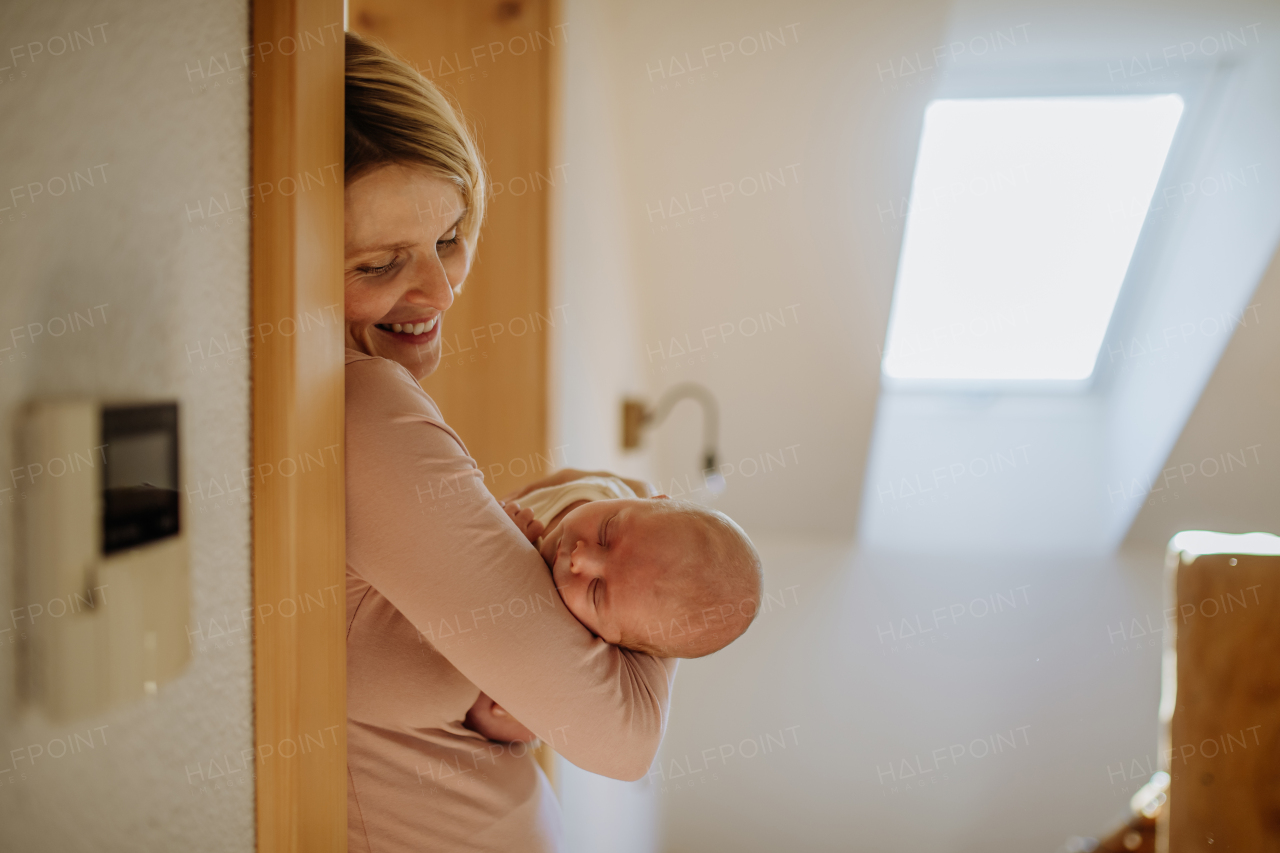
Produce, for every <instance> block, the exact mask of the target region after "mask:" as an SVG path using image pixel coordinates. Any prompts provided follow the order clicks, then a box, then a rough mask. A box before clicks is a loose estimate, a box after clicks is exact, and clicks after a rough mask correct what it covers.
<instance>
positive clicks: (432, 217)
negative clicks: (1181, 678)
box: [344, 166, 471, 379]
mask: <svg viewBox="0 0 1280 853" xmlns="http://www.w3.org/2000/svg"><path fill="white" fill-rule="evenodd" d="M345 199H346V200H345V208H346V238H345V244H346V262H345V264H344V271H345V279H346V287H345V291H346V296H345V308H344V313H345V315H346V325H347V335H346V337H347V346H348V347H350V348H352V349H354V350H359V351H360V352H364V353H367V354H369V355H376V356H381V357H383V358H389V359H391V360H392V361H396V362H399V363H400V364H403V365H404V366H405V367H407V368H408V369H409V372H410V373H412V374H413V375H414V377H415V378H417V379H423V378H425V377H427V376H429V375H431V373H432V371H434V370H435V369H436V366H437V365H439V363H440V334H441V328H440V327H441V323H442V318H443V316H444V312H445V311H447V310H448V309H449V306H450V305H452V304H453V297H454V295H455V294H456V292H457V290H458V288H460V287H461V286H462V282H463V281H464V280H465V279H466V277H467V272H468V270H469V269H470V267H471V258H470V253H469V252H468V251H467V248H468V247H467V245H466V243H465V241H464V240H463V239H462V236H461V234H460V233H459V231H458V223H459V221H460V220H461V219H462V214H463V207H462V194H461V193H460V192H459V191H458V188H457V186H455V185H454V184H453V183H452V182H450V181H447V180H445V179H444V178H440V177H437V176H435V175H431V174H428V173H427V172H425V171H422V170H418V169H410V168H407V167H405V166H382V167H380V168H378V169H375V170H373V171H372V172H368V173H367V174H365V175H363V176H361V177H360V178H357V179H356V180H354V181H352V182H351V183H350V184H348V185H347V188H346V194H345Z"/></svg>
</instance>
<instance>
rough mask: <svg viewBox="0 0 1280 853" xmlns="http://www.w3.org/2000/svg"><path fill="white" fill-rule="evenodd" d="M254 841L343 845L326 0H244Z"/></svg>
mask: <svg viewBox="0 0 1280 853" xmlns="http://www.w3.org/2000/svg"><path fill="white" fill-rule="evenodd" d="M253 44H254V46H255V50H254V54H253V68H254V75H255V76H254V79H253V125H252V127H253V130H252V134H253V183H254V187H255V188H256V189H255V192H254V194H253V226H252V227H253V251H252V273H253V320H254V326H255V329H256V334H255V336H254V340H253V456H254V465H255V468H254V472H253V475H252V476H253V596H254V604H255V608H256V609H255V611H254V613H253V625H254V666H255V670H254V709H255V723H254V724H255V741H256V744H257V746H258V749H257V768H256V779H257V805H258V814H257V836H258V850H259V851H270V852H271V853H275V852H276V851H288V853H294V852H295V851H307V853H312V851H345V850H346V849H347V817H346V811H347V779H346V632H345V624H346V619H345V617H346V605H345V600H346V598H345V594H344V591H345V582H346V580H345V552H346V547H345V546H346V542H345V537H346V532H345V516H344V506H345V500H344V495H345V482H344V479H343V465H342V458H343V372H344V369H343V324H342V316H343V313H342V290H343V287H342V260H343V256H342V240H343V228H342V215H343V209H342V205H343V199H342V144H343V137H342V121H343V114H342V98H343V38H342V3H341V2H340V0H258V2H255V3H254V4H253Z"/></svg>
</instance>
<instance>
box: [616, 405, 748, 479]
mask: <svg viewBox="0 0 1280 853" xmlns="http://www.w3.org/2000/svg"><path fill="white" fill-rule="evenodd" d="M681 400H694V401H696V402H697V403H698V404H699V405H700V406H701V407H702V477H703V479H704V480H705V481H706V486H707V490H708V491H710V492H711V493H712V494H717V495H718V494H720V493H721V492H723V491H724V489H725V479H724V475H723V474H722V473H720V469H719V466H718V464H717V462H716V453H717V450H716V448H717V445H718V444H719V440H720V407H719V406H718V405H717V403H716V398H715V397H714V396H713V395H712V393H711V391H710V390H709V389H708V388H707V387H706V386H705V385H699V384H698V383H697V382H681V383H680V384H679V385H673V386H671V387H670V388H668V389H667V390H666V392H665V393H663V395H662V396H661V397H659V398H658V402H657V403H655V404H654V405H653V408H649V407H648V406H646V405H645V403H644V401H643V400H637V399H634V398H627V399H624V400H623V401H622V446H623V448H624V449H626V450H634V449H636V448H638V447H639V446H640V438H641V434H642V433H643V431H644V430H645V429H646V428H650V427H657V426H659V425H661V424H662V422H663V421H664V420H666V419H667V415H669V414H671V410H672V409H673V408H675V405H676V403H679V402H680V401H681Z"/></svg>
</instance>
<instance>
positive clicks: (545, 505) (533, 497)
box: [516, 477, 639, 525]
mask: <svg viewBox="0 0 1280 853" xmlns="http://www.w3.org/2000/svg"><path fill="white" fill-rule="evenodd" d="M635 497H639V495H637V494H636V493H635V492H633V491H632V490H631V487H630V486H628V485H627V484H626V483H624V482H622V481H621V480H619V479H618V478H617V477H583V478H582V479H580V480H570V481H569V482H567V483H564V484H562V485H559V486H547V487H546V488H545V489H534V490H533V491H532V492H529V494H527V495H525V496H524V497H521V498H518V499H517V500H516V503H518V504H520V506H522V507H525V508H526V509H529V510H532V511H533V517H534V518H536V519H537V520H538V521H541V522H542V523H543V524H544V525H550V524H551V519H553V518H555V517H556V516H557V515H559V514H560V512H561V510H563V509H564V508H565V507H567V506H568V505H569V504H571V503H573V502H575V501H608V500H616V499H617V498H635Z"/></svg>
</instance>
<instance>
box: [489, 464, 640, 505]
mask: <svg viewBox="0 0 1280 853" xmlns="http://www.w3.org/2000/svg"><path fill="white" fill-rule="evenodd" d="M583 477H618V475H617V474H612V473H610V472H608V471H579V470H578V469H577V468H561V469H560V470H559V471H557V472H555V473H554V474H549V475H547V476H546V477H543V478H542V479H541V480H537V481H536V482H533V483H529V484H528V485H526V486H521V487H520V488H518V489H516V490H515V491H514V492H511V493H510V494H506V495H503V496H502V499H503V500H504V501H518V500H520V498H522V497H524V496H525V495H527V494H529V492H532V491H533V490H534V489H545V488H547V487H548V486H560V485H563V484H565V483H568V482H570V481H571V480H581V479H582V478H583ZM618 479H619V480H621V481H622V482H624V483H626V484H627V485H628V486H629V487H630V488H631V491H633V492H635V493H636V494H637V495H639V496H640V497H642V498H651V497H653V496H654V495H656V494H657V493H658V492H657V490H656V489H654V488H653V486H651V485H649V484H648V483H646V482H645V481H644V480H628V479H627V478H626V477H618Z"/></svg>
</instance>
